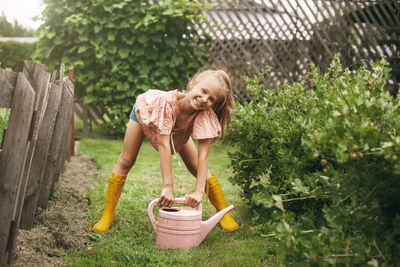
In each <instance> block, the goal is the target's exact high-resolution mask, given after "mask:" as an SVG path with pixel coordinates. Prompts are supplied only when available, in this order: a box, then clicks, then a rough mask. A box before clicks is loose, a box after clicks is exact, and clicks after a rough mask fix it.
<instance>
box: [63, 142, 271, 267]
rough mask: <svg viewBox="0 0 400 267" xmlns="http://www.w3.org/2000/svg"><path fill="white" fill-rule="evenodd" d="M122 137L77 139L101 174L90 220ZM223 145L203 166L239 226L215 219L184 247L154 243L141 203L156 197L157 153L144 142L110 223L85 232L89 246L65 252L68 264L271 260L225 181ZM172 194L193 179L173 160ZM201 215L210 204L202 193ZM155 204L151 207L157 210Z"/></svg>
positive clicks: (99, 205) (92, 195)
mask: <svg viewBox="0 0 400 267" xmlns="http://www.w3.org/2000/svg"><path fill="white" fill-rule="evenodd" d="M121 147H122V140H95V139H83V140H82V142H81V144H80V149H79V151H80V153H82V154H86V155H88V156H90V157H91V158H92V159H93V161H94V162H95V164H96V165H97V167H98V168H99V169H100V171H101V173H102V175H103V177H104V179H102V180H101V181H100V186H99V187H98V188H96V189H94V190H93V191H92V192H91V193H90V198H91V203H92V204H91V205H92V206H93V209H92V210H91V211H90V212H89V214H88V217H89V220H90V221H91V223H92V224H94V223H95V222H96V221H97V220H98V219H99V218H100V216H101V213H102V209H103V205H104V198H105V194H106V190H107V186H108V176H109V173H110V172H111V170H112V168H113V166H114V164H115V162H116V160H117V158H118V156H119V153H120V151H121ZM228 149H229V147H227V146H225V145H222V144H215V145H213V146H212V149H211V153H210V159H209V168H210V170H211V171H212V172H215V173H216V174H217V175H218V176H219V180H220V183H221V185H222V189H223V191H224V193H225V197H226V199H227V202H228V204H233V205H234V206H235V209H234V210H233V211H232V216H233V217H234V218H235V219H236V220H237V221H238V223H239V225H240V228H239V230H237V231H235V232H232V233H226V232H224V231H223V230H222V229H221V228H220V227H219V225H218V226H216V227H215V228H214V229H213V230H212V231H211V232H210V234H209V235H208V236H207V237H206V238H205V240H204V241H203V243H202V244H201V245H200V246H199V247H197V248H192V249H189V250H187V251H184V250H166V249H161V248H158V247H156V246H155V238H156V236H155V234H154V232H153V229H152V227H151V224H150V221H149V219H148V217H147V206H148V204H149V203H150V202H151V201H152V200H153V199H155V198H157V197H159V194H160V192H161V187H162V179H161V172H160V169H159V160H158V153H157V151H155V150H154V149H153V148H152V147H151V145H150V143H148V142H145V143H144V144H143V146H142V149H141V151H140V153H139V156H138V159H137V162H136V164H135V166H134V167H133V169H132V170H131V172H130V173H129V176H128V179H127V182H126V184H125V186H124V191H123V193H122V195H121V198H120V201H119V204H118V209H117V215H116V218H115V222H114V225H113V227H112V228H111V229H110V231H109V232H107V233H105V234H97V233H93V232H88V239H89V240H92V241H93V240H94V241H95V242H93V243H90V246H92V249H91V250H90V251H82V252H79V253H75V254H70V255H68V256H67V261H68V263H69V264H70V266H275V265H277V263H276V258H275V257H274V256H273V255H271V254H269V253H268V251H270V250H269V248H271V246H274V244H273V243H271V242H272V241H270V240H269V239H267V238H266V237H262V236H261V234H260V232H259V231H258V230H256V229H255V228H252V227H251V226H250V221H249V220H250V214H249V211H248V209H247V208H246V207H245V205H244V203H243V201H242V200H241V198H240V195H239V190H238V188H237V187H235V186H233V185H231V184H230V183H229V182H228V177H229V175H230V174H231V171H230V170H229V169H228V167H227V165H228V162H229V158H228V157H227V155H226V151H227V150H228ZM172 164H173V173H174V194H175V197H181V196H184V195H185V194H186V193H188V192H191V190H193V188H194V184H195V180H194V178H193V177H192V176H191V175H190V174H189V172H188V171H187V170H186V168H185V167H183V166H182V167H178V164H177V161H176V160H173V161H172ZM202 204H203V220H206V219H208V218H209V217H211V216H212V215H213V214H214V213H215V210H214V208H213V207H212V205H211V204H210V203H206V202H205V198H204V199H203V203H202ZM157 209H158V208H156V209H155V210H157Z"/></svg>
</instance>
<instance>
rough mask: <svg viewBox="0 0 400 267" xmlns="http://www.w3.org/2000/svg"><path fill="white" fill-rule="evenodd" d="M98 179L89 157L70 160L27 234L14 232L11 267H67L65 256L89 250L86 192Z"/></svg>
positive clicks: (22, 231) (89, 226)
mask: <svg viewBox="0 0 400 267" xmlns="http://www.w3.org/2000/svg"><path fill="white" fill-rule="evenodd" d="M99 178H100V175H99V171H98V170H97V169H96V167H95V166H94V164H93V163H92V161H91V160H90V158H89V157H87V156H84V155H76V156H74V157H71V159H70V161H69V162H68V164H67V166H66V168H65V169H64V170H63V172H62V173H61V175H60V177H59V180H58V182H57V183H56V185H55V187H54V191H53V194H52V196H51V198H50V200H49V203H48V206H47V208H46V209H43V210H40V211H38V213H37V215H36V217H35V222H34V226H33V228H32V229H31V230H22V229H20V230H19V231H18V238H17V244H16V249H15V253H14V259H13V261H12V264H11V266H44V267H46V266H67V264H66V262H65V261H64V259H63V258H64V255H65V254H66V253H68V252H74V251H80V250H87V249H90V247H88V245H89V244H88V242H89V241H88V238H87V235H88V234H90V231H91V225H90V224H89V222H88V220H87V219H86V217H85V213H86V212H87V211H88V210H89V209H90V207H89V204H90V203H89V201H90V198H89V197H88V196H87V192H88V189H89V188H93V187H96V186H97V183H96V180H98V179H99Z"/></svg>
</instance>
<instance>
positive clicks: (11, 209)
mask: <svg viewBox="0 0 400 267" xmlns="http://www.w3.org/2000/svg"><path fill="white" fill-rule="evenodd" d="M63 73H64V67H63V65H61V69H60V79H59V80H58V81H57V82H55V83H54V80H55V74H56V73H55V72H54V75H53V77H52V79H51V81H52V82H50V78H51V77H50V76H51V75H50V74H49V73H47V72H46V71H45V66H44V65H43V64H37V63H33V62H29V61H24V62H22V63H21V64H20V67H19V72H18V73H15V72H11V71H6V70H3V69H0V108H10V116H9V118H8V124H7V128H6V130H5V134H4V138H3V140H2V147H1V150H0V265H1V266H3V265H4V264H6V263H9V262H10V260H11V258H12V255H13V250H14V247H15V242H16V237H17V233H18V229H19V228H20V227H21V228H25V229H29V228H30V227H31V226H32V223H33V219H34V216H35V212H36V209H37V207H38V205H39V204H40V203H39V200H40V199H41V200H43V202H42V203H41V204H42V205H41V206H42V207H45V206H46V204H47V200H48V199H49V197H50V194H51V190H52V188H53V186H54V184H55V182H56V181H57V180H58V175H59V173H60V172H61V169H62V167H63V165H64V161H65V159H66V158H67V157H68V155H69V152H70V149H69V145H70V142H71V138H70V136H71V125H72V123H71V120H72V106H73V95H74V87H73V84H72V83H71V82H70V81H69V80H68V79H67V78H65V79H64V78H63Z"/></svg>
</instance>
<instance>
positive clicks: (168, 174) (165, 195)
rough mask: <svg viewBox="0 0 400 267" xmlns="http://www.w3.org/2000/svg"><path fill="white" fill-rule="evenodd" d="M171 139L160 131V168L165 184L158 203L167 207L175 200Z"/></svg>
mask: <svg viewBox="0 0 400 267" xmlns="http://www.w3.org/2000/svg"><path fill="white" fill-rule="evenodd" d="M169 139H170V136H169V135H161V134H160V133H158V140H159V144H158V151H159V155H160V168H161V175H162V179H163V182H164V186H163V189H162V191H161V196H160V199H159V200H158V203H157V205H160V206H165V207H171V206H172V204H174V201H175V198H174V186H173V184H174V182H173V177H172V167H171V145H170V141H169Z"/></svg>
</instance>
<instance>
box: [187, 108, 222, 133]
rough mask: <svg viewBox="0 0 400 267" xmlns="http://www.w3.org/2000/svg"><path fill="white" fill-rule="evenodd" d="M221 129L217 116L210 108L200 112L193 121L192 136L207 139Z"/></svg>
mask: <svg viewBox="0 0 400 267" xmlns="http://www.w3.org/2000/svg"><path fill="white" fill-rule="evenodd" d="M220 131H221V125H220V124H219V121H218V117H217V115H216V114H215V112H214V111H213V110H212V109H207V110H204V111H202V112H200V113H199V114H198V115H197V116H196V118H195V119H194V123H193V133H192V137H193V138H194V139H209V138H215V137H218V135H219V132H220Z"/></svg>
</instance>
